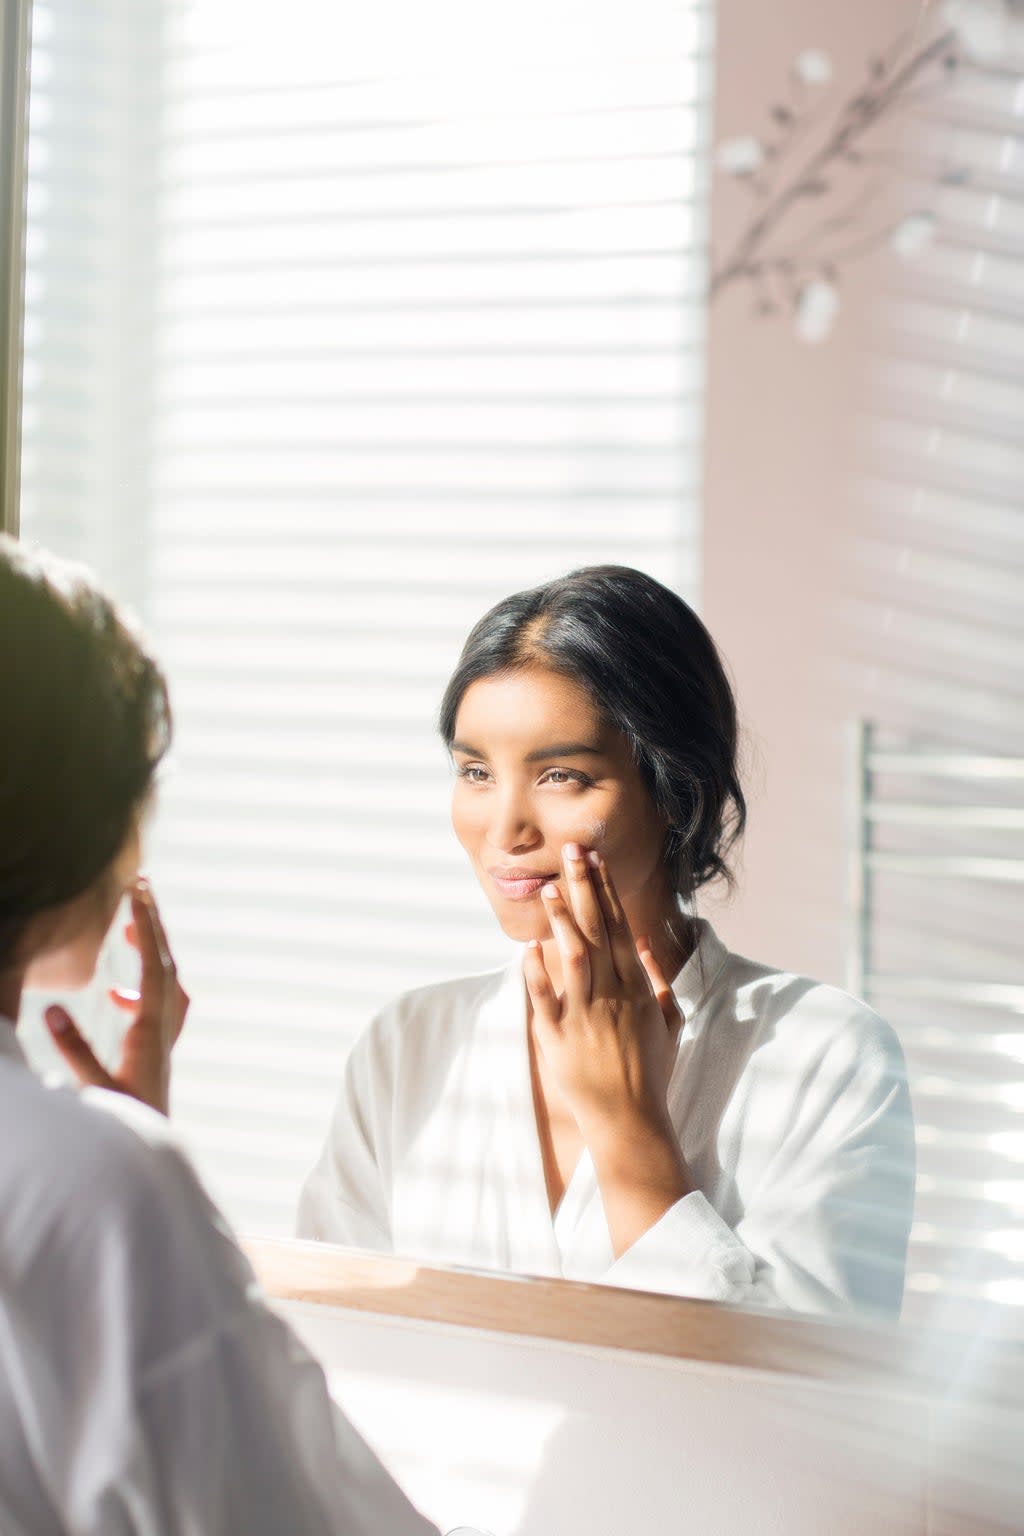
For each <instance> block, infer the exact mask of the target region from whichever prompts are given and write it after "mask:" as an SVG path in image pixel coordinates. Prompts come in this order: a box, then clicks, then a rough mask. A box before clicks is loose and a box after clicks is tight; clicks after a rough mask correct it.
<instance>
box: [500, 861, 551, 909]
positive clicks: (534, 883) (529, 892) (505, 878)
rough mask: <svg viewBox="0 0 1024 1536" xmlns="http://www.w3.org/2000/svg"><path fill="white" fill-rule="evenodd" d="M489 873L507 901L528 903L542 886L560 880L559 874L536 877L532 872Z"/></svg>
mask: <svg viewBox="0 0 1024 1536" xmlns="http://www.w3.org/2000/svg"><path fill="white" fill-rule="evenodd" d="M487 873H488V874H489V875H490V877H491V879H492V880H493V881H494V883H495V885H496V886H497V888H498V891H499V893H500V894H501V895H502V896H504V897H505V899H506V901H528V900H529V898H530V897H531V896H536V894H537V892H538V891H539V890H540V889H541V888H542V886H545V885H547V884H548V882H549V881H551V880H557V879H558V875H557V873H554V874H549V875H535V874H533V873H532V871H529V870H518V869H489V870H488V871H487Z"/></svg>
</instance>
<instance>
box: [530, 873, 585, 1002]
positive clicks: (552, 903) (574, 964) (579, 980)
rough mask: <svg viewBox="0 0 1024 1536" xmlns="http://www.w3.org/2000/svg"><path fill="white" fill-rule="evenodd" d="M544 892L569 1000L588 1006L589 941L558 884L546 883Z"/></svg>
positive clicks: (546, 909)
mask: <svg viewBox="0 0 1024 1536" xmlns="http://www.w3.org/2000/svg"><path fill="white" fill-rule="evenodd" d="M541 896H542V898H543V901H544V909H545V911H546V912H547V917H548V922H549V923H550V925H551V932H552V934H553V935H554V939H555V943H556V944H557V945H558V952H559V955H560V957H561V961H562V979H563V981H564V983H565V997H566V1001H567V1002H568V1003H569V1004H570V1005H572V1006H574V1007H585V1006H586V1004H587V1003H589V1002H590V955H589V952H588V945H587V941H586V939H584V937H583V935H582V934H581V933H580V931H579V929H578V928H577V926H576V923H575V921H574V919H573V916H572V913H571V912H570V911H569V908H568V906H567V905H566V903H565V899H564V897H563V896H562V893H561V891H560V890H559V889H558V886H557V885H546V886H545V887H544V888H543V890H542V891H541Z"/></svg>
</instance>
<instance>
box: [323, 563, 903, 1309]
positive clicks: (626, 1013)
mask: <svg viewBox="0 0 1024 1536" xmlns="http://www.w3.org/2000/svg"><path fill="white" fill-rule="evenodd" d="M440 719H441V730H442V734H443V736H444V738H445V742H446V744H447V746H448V748H449V750H450V752H451V754H452V759H453V763H454V767H455V788H454V792H453V797H452V821H453V825H454V828H455V832H456V835H457V836H458V839H459V841H460V842H461V843H462V845H463V847H464V849H465V851H466V852H467V854H468V855H469V858H470V862H471V864H472V866H473V869H474V873H475V874H476V875H477V878H478V879H479V880H480V883H481V885H482V886H483V888H484V891H485V892H486V894H487V896H488V899H489V900H490V902H491V904H492V906H493V908H494V911H495V914H496V916H497V918H498V921H499V922H500V923H501V926H502V928H503V929H504V931H505V933H506V934H507V935H508V937H509V938H512V939H514V940H517V941H519V942H520V943H525V944H526V953H525V958H524V959H523V960H522V961H520V960H519V959H517V960H515V961H513V962H512V964H511V965H510V966H509V967H507V968H506V969H505V970H503V971H499V972H495V973H493V974H491V975H485V976H470V977H465V978H461V979H459V980H453V981H446V982H443V983H441V984H440V985H439V986H434V987H431V988H428V989H426V990H421V991H419V992H415V993H412V994H407V995H406V996H404V997H402V998H400V999H399V1000H398V1001H397V1002H396V1003H394V1004H392V1005H391V1006H389V1007H388V1008H387V1009H385V1010H384V1012H382V1013H381V1014H378V1016H377V1018H376V1019H375V1020H374V1022H373V1024H372V1025H371V1026H370V1028H369V1030H368V1031H367V1033H366V1034H365V1035H364V1036H363V1037H362V1038H361V1040H360V1041H359V1042H357V1044H356V1046H355V1049H354V1051H353V1053H352V1055H351V1056H350V1058H349V1063H348V1067H347V1069H346V1076H345V1084H344V1088H343V1090H342V1093H341V1096H340V1099H339V1102H338V1106H337V1109H336V1111H335V1115H334V1120H333V1123H332V1128H331V1133H330V1135H329V1138H328V1142H327V1146H326V1148H325V1150H324V1153H323V1155H322V1157H321V1159H320V1162H319V1164H318V1166H317V1168H316V1170H315V1171H314V1173H313V1175H312V1177H311V1179H310V1180H309V1181H308V1183H307V1185H306V1188H305V1191H304V1195H303V1202H302V1206H301V1212H300V1227H299V1231H300V1235H305V1236H312V1237H320V1238H324V1239H326V1240H327V1241H330V1242H335V1243H348V1244H351V1245H353V1246H356V1247H364V1248H368V1247H383V1248H385V1249H386V1250H388V1251H394V1252H397V1253H400V1254H408V1255H409V1256H412V1257H418V1258H424V1259H427V1260H429V1261H432V1262H434V1263H445V1262H448V1263H460V1264H464V1265H467V1266H470V1267H475V1268H484V1269H488V1268H490V1269H496V1268H508V1269H513V1270H518V1271H523V1272H526V1273H538V1274H549V1275H564V1276H566V1277H568V1278H574V1279H580V1280H591V1281H596V1280H602V1279H603V1280H607V1281H609V1282H610V1283H613V1284H618V1285H627V1286H634V1287H636V1288H637V1289H641V1290H649V1291H651V1290H665V1291H672V1292H676V1293H678V1294H681V1295H690V1296H698V1297H703V1298H705V1299H708V1300H714V1301H729V1302H733V1303H746V1304H749V1305H761V1306H781V1307H786V1308H791V1309H793V1310H797V1311H825V1312H828V1311H832V1310H843V1309H847V1308H857V1307H861V1308H866V1309H869V1310H875V1311H877V1312H880V1313H882V1314H889V1315H893V1316H894V1315H897V1314H898V1312H899V1308H900V1302H901V1299H902V1289H903V1268H904V1260H905V1252H906V1243H907V1235H908V1232H909V1227H910V1218H911V1212H912V1208H913V1198H914V1136H913V1124H912V1117H911V1111H910V1102H909V1095H908V1090H907V1085H906V1081H905V1074H904V1070H903V1062H902V1058H901V1054H900V1049H899V1045H898V1043H897V1041H896V1039H895V1037H894V1036H893V1034H892V1032H891V1031H890V1030H889V1029H888V1027H887V1026H886V1025H884V1024H883V1023H882V1021H881V1020H880V1019H878V1018H877V1017H876V1016H875V1015H873V1014H871V1013H870V1012H869V1010H867V1009H866V1008H864V1007H862V1006H861V1005H859V1004H858V1003H857V1002H856V1001H855V1000H854V999H852V998H851V997H849V996H848V995H846V994H844V993H841V992H839V991H838V990H836V989H833V988H827V987H824V986H819V985H816V984H815V983H813V982H811V981H809V980H807V979H806V978H804V977H800V976H792V975H785V974H782V973H781V972H778V971H773V970H770V969H769V968H767V967H765V966H761V965H757V964H754V963H752V962H750V961H745V960H742V959H740V958H739V957H738V956H736V955H732V954H730V953H729V951H728V950H727V949H726V948H725V947H724V945H723V944H722V943H721V942H720V940H719V939H718V938H717V936H716V934H715V933H714V930H713V929H712V928H711V926H710V925H709V924H708V923H707V921H706V920H700V919H697V918H696V917H695V916H694V915H693V913H694V908H695V902H696V898H697V895H698V892H700V891H701V890H702V888H703V887H704V886H706V885H707V884H708V883H709V882H710V881H712V880H714V879H715V878H716V877H721V876H722V875H723V874H727V873H728V865H727V862H726V861H727V859H728V856H729V853H730V850H731V848H732V846H733V844H734V842H735V841H736V839H737V837H738V836H739V834H740V833H741V832H742V830H743V824H744V821H745V817H746V806H745V802H744V798H743V792H742V789H741V788H740V785H739V779H738V771H737V762H736V755H737V730H736V709H735V704H734V701H733V697H732V693H731V690H730V687H729V683H728V680H727V678H726V675H725V672H724V669H723V667H722V664H721V661H720V659H719V657H718V655H717V652H716V651H715V648H714V644H713V642H712V640H711V638H710V636H709V635H708V633H707V631H706V630H705V629H704V627H703V625H702V624H701V623H700V621H699V620H698V619H697V617H696V615H695V614H694V613H693V612H692V610H691V609H689V608H688V607H687V605H686V604H685V603H684V602H683V601H682V600H681V599H680V598H679V597H677V596H676V595H675V594H673V593H672V592H670V591H669V590H668V589H667V588H666V587H663V586H661V585H660V584H659V583H657V582H655V581H654V580H653V579H652V578H650V577H648V576H644V575H642V574H641V573H639V572H636V571H631V570H627V569H624V568H621V567H613V566H598V567H590V568H587V569H584V570H582V571H579V572H577V573H576V574H574V575H573V576H570V577H567V578H563V579H562V580H560V581H556V582H553V583H550V584H548V585H547V586H544V587H540V588H536V589H534V590H532V591H529V592H525V593H519V594H517V595H515V596H513V597H511V598H508V599H506V600H505V601H503V602H501V603H499V604H498V605H497V606H496V607H495V608H494V609H492V610H491V611H490V612H489V613H488V614H487V615H485V616H484V617H483V618H482V619H481V620H480V622H479V623H478V624H477V625H476V626H475V627H474V629H473V631H472V633H471V635H470V637H469V640H468V641H467V643H466V646H465V648H464V650H463V652H462V655H461V657H460V659H459V662H458V665H457V667H456V669H455V672H454V674H453V676H452V678H451V680H450V682H449V684H448V688H447V690H446V693H445V696H444V700H443V702H442V705H441V714H440ZM524 978H525V983H526V985H525V991H524Z"/></svg>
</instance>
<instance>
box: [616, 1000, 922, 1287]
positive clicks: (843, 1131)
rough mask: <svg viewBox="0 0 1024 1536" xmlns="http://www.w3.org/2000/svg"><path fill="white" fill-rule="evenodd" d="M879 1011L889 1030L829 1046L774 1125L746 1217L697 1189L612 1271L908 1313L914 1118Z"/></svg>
mask: <svg viewBox="0 0 1024 1536" xmlns="http://www.w3.org/2000/svg"><path fill="white" fill-rule="evenodd" d="M872 1017H873V1016H872ZM875 1022H876V1023H877V1024H878V1025H880V1026H881V1028H880V1029H879V1030H877V1031H875V1032H874V1034H873V1036H872V1038H870V1040H869V1041H866V1042H864V1041H861V1042H858V1043H857V1046H856V1048H855V1049H853V1050H850V1048H849V1042H846V1044H845V1045H844V1044H842V1043H841V1044H840V1045H839V1046H837V1047H836V1048H835V1049H834V1050H831V1051H828V1052H826V1053H825V1054H824V1057H823V1059H822V1060H821V1061H820V1062H819V1063H818V1064H817V1067H816V1069H815V1070H814V1071H813V1072H812V1073H809V1074H808V1078H807V1081H806V1082H805V1083H803V1084H802V1087H801V1092H800V1094H799V1096H798V1102H797V1103H796V1104H795V1105H794V1107H793V1109H792V1112H791V1113H790V1114H789V1115H788V1117H787V1118H788V1124H787V1126H786V1129H785V1133H784V1134H783V1135H782V1136H781V1137H778V1138H773V1137H771V1136H768V1135H767V1134H764V1135H763V1146H762V1147H759V1148H758V1151H759V1157H758V1163H759V1166H760V1167H761V1169H762V1172H761V1173H760V1175H759V1178H758V1180H757V1182H756V1184H755V1185H754V1187H753V1188H752V1189H751V1190H750V1193H749V1197H748V1198H747V1200H746V1205H745V1209H744V1210H743V1212H742V1215H741V1216H740V1218H739V1220H738V1221H737V1222H736V1224H735V1227H731V1226H730V1225H729V1224H728V1223H727V1222H726V1221H725V1220H723V1218H722V1216H720V1215H719V1214H718V1212H717V1211H716V1210H715V1209H714V1208H713V1206H712V1204H711V1203H710V1201H709V1200H708V1199H707V1198H706V1196H705V1195H704V1194H703V1193H701V1192H700V1191H699V1190H698V1191H695V1192H694V1193H692V1194H689V1195H686V1196H685V1197H684V1198H683V1199H682V1200H679V1201H677V1203H676V1204H675V1205H673V1206H672V1207H671V1208H670V1209H669V1210H668V1211H666V1212H665V1214H664V1216H662V1217H661V1219H660V1220H659V1221H658V1222H656V1223H655V1225H654V1226H652V1227H651V1228H650V1229H649V1230H648V1231H647V1232H645V1233H644V1234H643V1236H642V1237H640V1238H639V1239H638V1240H637V1242H635V1243H634V1244H633V1246H632V1247H631V1248H629V1249H628V1250H627V1251H626V1252H625V1253H623V1254H622V1255H620V1257H619V1258H618V1259H617V1260H616V1261H615V1262H614V1264H613V1265H612V1266H611V1268H610V1270H609V1271H608V1273H607V1275H606V1276H605V1280H606V1283H607V1284H610V1285H619V1286H626V1287H630V1288H635V1289H638V1290H648V1291H664V1292H670V1293H672V1294H675V1295H686V1296H695V1297H702V1298H705V1299H707V1300H712V1301H724V1302H732V1303H735V1304H740V1305H744V1306H754V1307H757V1306H763V1307H771V1308H779V1307H781V1308H792V1309H793V1310H796V1311H801V1312H818V1313H828V1312H842V1311H846V1310H858V1311H859V1310H864V1311H868V1312H875V1313H876V1314H880V1315H889V1316H897V1315H898V1314H899V1310H900V1305H901V1302H902V1297H903V1276H904V1268H905V1263H906V1248H907V1239H908V1236H909V1231H910V1222H911V1217H912V1213H913V1204H914V1171H915V1168H914V1126H913V1116H912V1113H911V1107H910V1096H909V1091H908V1088H907V1082H906V1071H905V1066H904V1062H903V1055H902V1051H901V1050H900V1047H899V1043H898V1041H897V1040H896V1036H895V1034H893V1032H892V1031H891V1030H889V1029H888V1027H887V1026H884V1025H881V1021H880V1020H876V1021H875ZM751 1122H752V1123H756V1117H751ZM751 1134H752V1135H753V1136H754V1137H755V1138H756V1137H757V1135H758V1133H757V1132H752V1133H751Z"/></svg>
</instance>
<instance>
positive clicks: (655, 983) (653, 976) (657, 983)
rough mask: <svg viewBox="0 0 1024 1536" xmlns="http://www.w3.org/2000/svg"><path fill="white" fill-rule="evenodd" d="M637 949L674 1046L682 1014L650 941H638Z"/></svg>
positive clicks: (681, 1024) (679, 1029)
mask: <svg viewBox="0 0 1024 1536" xmlns="http://www.w3.org/2000/svg"><path fill="white" fill-rule="evenodd" d="M637 949H638V951H639V954H640V963H641V965H642V966H643V968H644V970H645V971H646V972H647V978H648V980H649V981H650V983H651V986H652V987H653V989H654V995H655V997H656V998H657V999H658V1002H659V1004H660V1006H661V1012H662V1016H663V1018H664V1020H665V1026H666V1028H667V1029H668V1032H669V1034H670V1036H671V1037H672V1043H673V1045H674V1044H675V1042H676V1041H677V1040H678V1039H679V1035H680V1033H681V1031H682V1028H683V1024H684V1022H685V1021H684V1019H683V1015H682V1012H681V1011H680V1008H679V1004H678V1003H677V1002H676V995H675V993H674V992H673V991H672V988H671V986H670V985H669V983H668V982H667V981H666V980H665V975H664V972H663V971H662V969H661V966H660V965H659V964H658V962H657V960H655V958H654V952H653V950H652V949H651V945H650V940H649V939H646V938H643V939H638V940H637Z"/></svg>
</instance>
